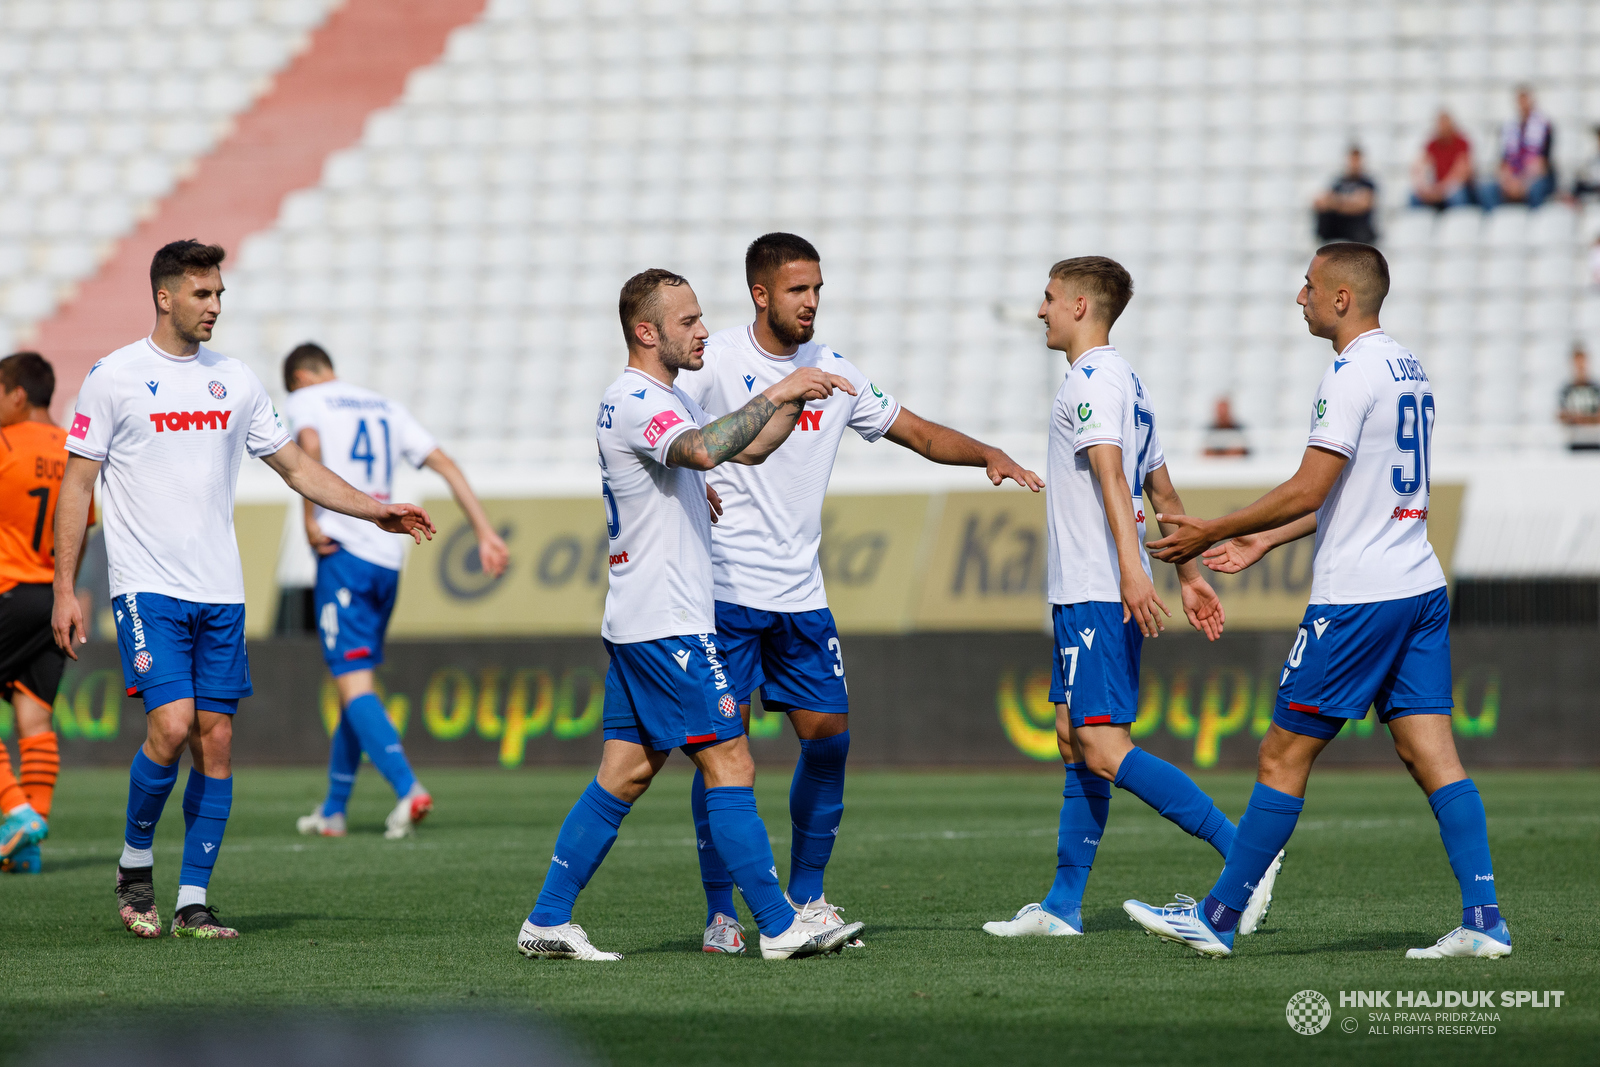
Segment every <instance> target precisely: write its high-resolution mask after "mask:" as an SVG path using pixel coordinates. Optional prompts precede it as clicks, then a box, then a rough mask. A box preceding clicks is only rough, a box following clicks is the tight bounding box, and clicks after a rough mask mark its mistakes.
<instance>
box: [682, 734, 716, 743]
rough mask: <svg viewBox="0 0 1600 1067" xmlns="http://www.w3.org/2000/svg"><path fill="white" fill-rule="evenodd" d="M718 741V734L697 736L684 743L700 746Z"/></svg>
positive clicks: (687, 739)
mask: <svg viewBox="0 0 1600 1067" xmlns="http://www.w3.org/2000/svg"><path fill="white" fill-rule="evenodd" d="M716 739H717V735H716V734H696V735H694V736H693V737H690V738H686V739H685V740H684V742H683V743H684V744H686V745H700V744H704V743H705V742H707V741H715V740H716Z"/></svg>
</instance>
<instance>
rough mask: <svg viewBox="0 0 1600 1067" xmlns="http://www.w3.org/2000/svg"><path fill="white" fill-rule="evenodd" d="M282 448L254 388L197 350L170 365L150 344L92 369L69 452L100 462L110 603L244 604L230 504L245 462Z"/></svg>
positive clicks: (266, 402)
mask: <svg viewBox="0 0 1600 1067" xmlns="http://www.w3.org/2000/svg"><path fill="white" fill-rule="evenodd" d="M288 443H289V432H288V431H287V430H285V429H284V427H283V422H282V421H281V420H280V419H279V418H278V413H277V411H276V410H275V409H274V408H273V406H272V400H271V398H270V397H268V396H267V391H266V389H265V388H264V387H263V386H262V384H261V380H260V379H259V378H257V377H256V376H255V374H254V373H253V372H252V371H251V370H250V368H249V367H247V366H245V365H244V364H243V363H240V362H239V361H238V360H236V359H229V358H228V357H226V356H219V355H217V354H216V353H215V352H213V351H211V350H210V349H209V348H206V347H205V346H203V345H202V346H201V348H200V351H199V352H197V353H196V354H195V355H192V356H189V357H187V358H180V357H178V356H171V355H168V354H167V353H165V352H163V351H161V350H160V349H159V348H157V347H156V346H155V344H154V342H152V341H151V340H150V339H149V338H145V339H144V340H141V341H136V342H134V343H133V344H131V345H128V346H126V347H124V348H119V349H117V350H116V351H115V352H113V353H111V354H110V355H109V356H107V357H105V358H104V359H102V360H101V361H100V362H98V363H96V364H95V365H94V367H93V368H91V369H90V371H89V376H88V377H87V378H85V379H84V382H83V389H82V390H81V391H80V392H79V393H78V404H77V409H76V411H75V412H74V414H73V416H72V426H71V428H70V429H68V431H67V451H68V452H71V453H73V454H74V455H79V456H83V457H85V458H86V459H92V460H97V461H99V462H100V464H101V467H100V486H101V501H102V508H101V514H102V518H103V521H104V522H105V538H106V556H107V560H108V562H109V564H110V572H111V595H112V596H121V595H122V594H124V593H161V594H164V595H166V596H170V597H176V598H178V599H180V600H189V601H195V602H197V603H202V604H242V603H244V573H243V570H242V569H241V567H240V565H239V543H238V541H237V540H236V539H235V538H234V533H233V496H234V490H235V488H236V487H237V485H238V482H239V464H240V462H242V461H243V459H244V454H245V452H247V451H248V452H249V453H250V455H252V456H256V457H258V458H259V457H261V456H269V455H271V454H272V453H274V452H276V451H278V450H279V449H280V448H282V447H283V446H284V445H286V444H288Z"/></svg>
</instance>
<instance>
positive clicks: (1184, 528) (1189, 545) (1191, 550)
mask: <svg viewBox="0 0 1600 1067" xmlns="http://www.w3.org/2000/svg"><path fill="white" fill-rule="evenodd" d="M1156 521H1157V522H1159V523H1163V524H1165V525H1167V526H1176V527H1177V529H1176V530H1174V531H1172V532H1171V533H1169V534H1168V535H1167V536H1165V537H1163V538H1162V539H1161V540H1159V541H1151V542H1150V543H1149V545H1147V546H1146V547H1147V548H1149V550H1150V554H1151V555H1152V556H1154V557H1155V558H1156V559H1159V560H1161V561H1162V562H1164V563H1188V562H1189V561H1190V560H1191V559H1194V558H1195V557H1196V556H1198V555H1199V554H1200V553H1202V552H1204V551H1205V550H1206V549H1208V548H1210V547H1211V546H1212V545H1214V544H1216V538H1214V537H1212V536H1211V535H1210V529H1209V524H1208V523H1207V522H1206V520H1204V519H1196V518H1192V517H1190V516H1188V515H1157V516H1156Z"/></svg>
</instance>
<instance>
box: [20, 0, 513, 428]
mask: <svg viewBox="0 0 1600 1067" xmlns="http://www.w3.org/2000/svg"><path fill="white" fill-rule="evenodd" d="M485 3H486V0H346V2H345V3H344V4H342V5H340V6H339V7H338V9H337V10H335V11H334V13H333V14H332V15H331V16H329V18H328V20H327V22H325V23H323V24H322V26H321V27H320V28H318V29H317V30H316V31H315V32H313V33H312V34H311V38H310V41H309V42H308V43H307V46H306V50H305V51H304V52H302V53H301V54H300V56H299V57H298V58H297V59H295V60H294V61H293V62H292V63H290V64H289V66H288V67H287V68H285V69H284V71H283V72H282V73H281V74H279V75H278V77H277V80H276V82H275V84H274V85H273V86H272V88H270V89H269V90H267V92H266V93H265V94H264V95H263V96H262V97H261V99H259V100H257V101H256V103H255V105H254V106H253V107H252V108H251V109H250V110H249V111H247V112H245V113H244V114H243V115H241V116H240V117H239V120H238V123H237V124H236V125H235V127H234V130H233V132H232V134H230V135H229V136H228V137H227V138H226V139H225V140H223V141H222V143H221V144H219V145H218V146H217V147H216V148H215V149H214V150H213V151H212V152H211V154H210V155H208V156H205V157H203V158H202V159H200V160H198V161H197V165H196V167H195V168H194V173H193V174H192V176H190V177H189V178H188V179H187V180H185V181H183V182H181V183H179V185H178V187H177V188H176V189H174V190H173V191H172V193H170V194H169V195H168V196H167V198H166V199H165V200H163V201H161V203H160V204H159V205H157V207H156V210H155V213H154V214H153V215H151V217H150V218H148V219H146V220H145V221H144V222H143V223H141V224H140V225H139V226H138V227H137V228H136V229H135V230H134V231H133V232H132V233H131V234H129V235H127V236H126V237H124V238H122V240H121V241H119V242H118V244H117V246H116V248H115V250H114V251H113V252H112V254H111V255H110V257H109V258H107V259H106V261H105V262H104V263H102V264H101V265H100V269H99V270H98V271H97V272H96V273H95V274H94V276H93V277H91V278H89V279H88V280H87V281H85V282H84V283H83V284H82V285H80V286H79V287H78V289H77V292H76V293H74V294H73V295H72V296H71V297H70V298H69V299H67V300H66V301H65V302H63V303H62V304H61V305H60V306H59V307H57V308H56V311H55V313H54V314H53V315H51V317H50V318H49V319H46V320H45V321H44V322H43V323H41V324H40V325H39V332H38V335H37V336H36V337H35V338H34V339H33V341H32V342H31V347H33V348H37V349H39V350H41V351H43V352H47V353H49V358H50V361H51V362H52V363H54V364H55V369H56V380H57V381H59V382H61V383H62V385H63V388H61V389H57V390H56V398H55V405H54V408H53V411H54V413H55V415H56V417H57V419H58V421H59V419H60V416H61V413H62V412H64V411H67V410H69V409H70V406H71V404H72V402H73V398H74V397H75V396H76V394H77V392H78V386H79V384H80V383H81V382H82V381H83V379H84V376H85V375H87V374H88V373H89V368H90V367H92V366H93V365H94V362H95V360H97V359H99V358H100V357H102V356H104V355H106V354H108V353H110V352H113V351H115V350H116V349H118V348H121V347H122V346H123V345H125V344H128V343H129V342H131V341H136V340H138V339H139V338H140V337H143V336H144V335H145V334H146V333H148V332H149V331H150V276H149V272H150V257H151V256H152V255H154V254H155V251H156V249H158V248H160V247H161V246H162V245H164V244H166V243H167V242H168V241H176V240H181V239H183V238H185V237H194V238H197V239H199V240H202V241H206V242H208V243H210V244H219V245H222V246H223V247H224V248H226V249H227V250H228V253H229V254H230V255H233V254H236V253H237V252H238V250H239V243H240V242H241V241H243V240H244V239H245V238H246V237H248V236H249V235H250V234H252V233H255V232H257V231H258V230H264V229H266V228H267V227H268V226H270V225H272V223H273V221H274V220H275V219H276V218H277V217H278V207H279V205H280V204H281V203H282V202H283V198H284V197H285V196H287V195H288V194H289V193H292V192H294V191H295V190H296V189H303V188H306V187H307V186H311V185H315V184H316V183H317V181H318V179H319V178H320V177H321V174H322V164H323V160H325V159H326V158H327V157H328V155H329V154H330V153H332V152H336V151H338V150H339V149H341V148H345V147H348V146H349V145H351V144H354V143H355V141H356V140H357V139H358V138H359V137H360V136H361V130H362V127H363V125H364V124H365V122H366V120H367V116H368V115H370V114H371V113H372V112H373V111H375V110H377V109H378V108H380V107H386V106H388V105H389V104H391V103H393V102H394V101H395V100H396V99H397V98H398V97H399V95H400V92H401V90H402V89H404V88H405V82H406V76H407V75H409V74H410V73H411V72H412V71H413V70H415V69H416V68H418V67H420V66H424V65H426V64H429V63H432V62H434V61H435V60H436V59H438V58H439V56H440V54H441V53H442V52H443V51H444V45H445V39H446V38H447V37H448V36H449V35H450V31H452V30H454V29H456V28H457V27H458V26H462V25H465V24H466V23H469V22H472V21H474V20H475V19H477V18H478V17H479V16H480V15H481V14H482V13H483V8H484V5H485ZM147 103H148V106H150V107H156V108H170V107H172V106H174V105H173V104H172V103H171V102H162V101H157V100H150V101H148V102H147ZM223 275H224V277H226V276H227V264H224V266H223ZM224 306H226V305H224Z"/></svg>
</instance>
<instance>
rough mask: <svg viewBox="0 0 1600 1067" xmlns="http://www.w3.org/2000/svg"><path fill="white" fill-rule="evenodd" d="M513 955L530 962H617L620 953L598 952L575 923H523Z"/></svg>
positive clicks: (587, 936)
mask: <svg viewBox="0 0 1600 1067" xmlns="http://www.w3.org/2000/svg"><path fill="white" fill-rule="evenodd" d="M517 951H518V952H520V953H522V954H523V955H524V956H526V957H528V958H529V959H530V960H537V959H546V960H594V961H603V960H620V959H621V958H622V953H620V952H601V951H600V950H599V949H597V948H595V947H594V946H593V945H591V944H590V943H589V935H588V934H586V933H584V932H583V927H581V926H579V925H578V924H577V923H562V924H561V925H560V926H535V925H533V924H532V923H531V922H527V921H524V922H523V924H522V930H521V931H520V932H519V933H518V934H517Z"/></svg>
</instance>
